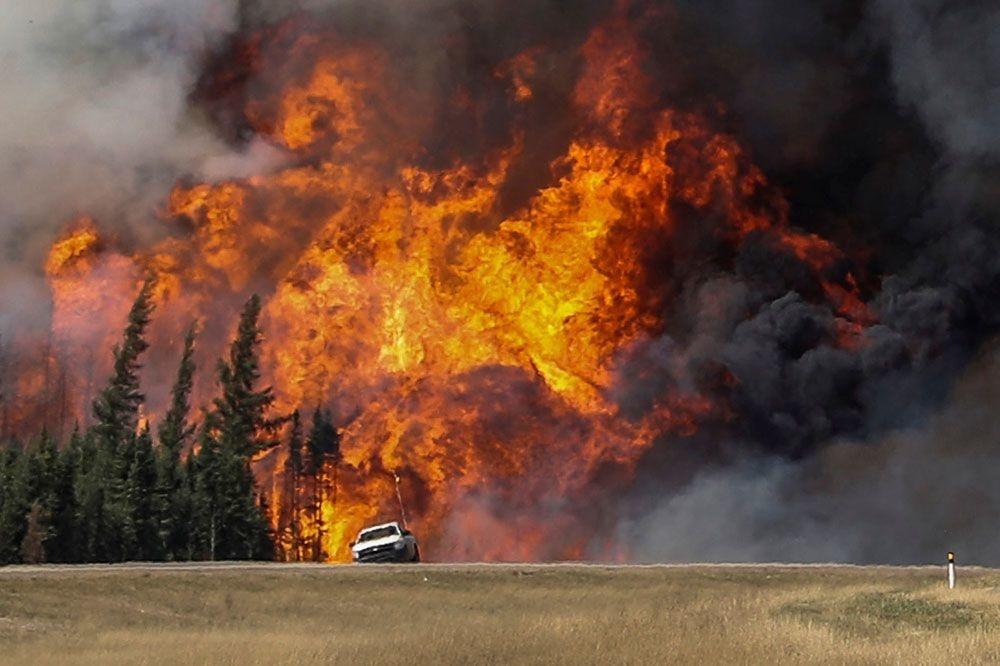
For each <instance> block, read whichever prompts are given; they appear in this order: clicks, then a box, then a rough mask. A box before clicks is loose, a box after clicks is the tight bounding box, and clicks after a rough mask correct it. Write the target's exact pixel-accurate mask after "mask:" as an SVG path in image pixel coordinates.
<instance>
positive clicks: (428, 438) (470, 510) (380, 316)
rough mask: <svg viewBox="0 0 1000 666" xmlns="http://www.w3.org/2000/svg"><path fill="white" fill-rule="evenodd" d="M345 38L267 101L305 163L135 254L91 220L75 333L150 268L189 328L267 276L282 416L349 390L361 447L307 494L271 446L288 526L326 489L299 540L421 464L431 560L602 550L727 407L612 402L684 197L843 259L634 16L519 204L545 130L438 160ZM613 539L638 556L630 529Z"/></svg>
mask: <svg viewBox="0 0 1000 666" xmlns="http://www.w3.org/2000/svg"><path fill="white" fill-rule="evenodd" d="M329 44H330V40H325V39H323V38H322V37H321V36H318V35H306V36H305V37H302V38H301V39H299V41H297V42H296V43H295V44H294V46H293V47H292V49H291V50H290V55H289V56H288V58H289V60H293V61H295V62H296V63H297V64H299V65H302V64H303V63H306V64H310V63H311V65H310V66H308V67H306V68H305V72H306V73H305V74H301V73H299V74H298V75H296V76H294V77H291V76H290V77H289V78H290V80H289V82H288V84H287V85H286V86H285V88H284V91H283V93H282V95H281V97H280V99H277V100H272V99H266V98H264V99H258V100H254V101H253V102H251V103H250V104H249V107H248V109H247V110H246V115H247V117H248V118H249V119H250V121H251V122H252V123H253V124H254V126H255V127H256V128H257V129H258V131H260V132H263V133H267V134H268V135H269V136H270V137H271V139H272V140H273V142H274V143H275V144H276V145H280V146H282V147H284V148H285V149H287V150H288V151H289V152H290V153H291V154H292V155H293V156H299V157H301V158H302V160H301V162H300V163H299V164H298V165H296V166H292V167H289V168H286V169H283V170H281V171H278V172H277V173H274V174H268V175H260V176H256V177H253V178H249V179H245V180H240V181H230V182H222V183H214V184H212V183H201V184H194V185H186V186H178V187H177V188H176V189H175V190H174V192H173V193H172V195H171V197H170V201H169V217H170V220H169V222H170V224H172V225H177V224H178V223H183V224H186V225H188V226H189V227H190V229H189V230H188V232H187V233H186V234H185V233H184V230H183V229H173V230H172V231H173V232H175V237H173V238H170V239H168V240H165V241H163V242H162V243H160V244H159V245H158V246H156V247H154V248H152V250H151V251H149V252H145V253H142V254H139V255H135V256H132V257H126V256H125V255H123V254H119V253H117V252H115V251H113V250H111V249H109V248H107V247H105V248H102V247H101V241H100V235H99V233H98V231H97V229H96V227H95V225H94V224H93V222H91V221H88V220H85V221H82V222H81V223H80V224H79V225H77V227H76V228H75V230H73V231H71V232H70V233H69V234H68V235H67V236H66V237H65V238H63V239H61V240H59V241H57V243H56V244H55V245H54V246H53V248H52V251H51V252H50V256H49V260H48V263H47V272H48V274H49V277H50V284H51V286H52V290H53V294H54V300H55V312H54V315H53V320H54V328H55V330H56V331H57V332H58V333H59V334H60V335H69V336H74V337H75V338H76V339H81V340H89V341H96V340H101V346H103V345H106V336H107V335H109V334H111V335H113V332H114V330H115V326H114V325H113V324H111V323H110V322H115V321H118V320H120V318H121V315H122V314H123V313H124V310H123V304H124V307H127V301H128V299H129V298H130V297H131V294H132V293H133V291H132V289H133V287H134V284H135V282H136V280H137V279H138V275H139V273H140V271H139V269H138V267H140V266H141V267H142V269H143V270H152V271H154V272H156V273H157V274H158V275H159V276H160V285H161V287H160V292H159V299H160V300H161V301H163V302H165V303H166V305H167V306H168V307H173V308H174V309H173V310H172V311H171V312H173V315H172V317H171V319H172V323H169V324H168V325H169V326H172V327H173V328H174V329H176V328H177V324H176V320H177V319H180V318H181V317H180V314H181V313H183V314H184V315H186V316H188V317H193V316H198V317H203V318H205V317H210V316H211V315H212V314H214V304H215V303H217V302H222V301H225V300H226V298H225V297H226V296H227V295H232V296H233V297H234V298H233V299H231V300H232V301H233V302H236V300H237V298H236V296H240V295H242V294H244V293H246V292H247V291H248V290H251V289H259V288H260V287H259V285H266V286H267V288H268V289H269V294H268V298H267V304H266V309H265V317H264V324H265V330H266V340H265V347H264V360H265V367H266V368H267V372H268V379H269V381H271V382H273V384H274V386H275V389H276V393H277V395H278V398H279V405H278V407H279V409H280V410H282V411H285V412H287V411H290V410H291V409H293V408H297V407H302V408H305V409H306V410H308V409H309V408H311V407H312V406H314V405H329V406H332V407H333V408H334V412H335V414H337V416H338V418H339V421H340V423H341V425H342V430H341V434H342V438H343V458H342V460H340V461H339V462H336V463H335V462H334V461H328V462H327V464H326V467H325V469H324V470H323V472H322V475H321V479H320V480H319V481H315V480H305V481H302V482H301V483H300V486H299V487H297V488H294V489H291V488H290V486H289V483H287V479H286V478H284V477H283V476H282V474H281V470H282V469H283V465H284V462H285V460H284V457H285V451H284V450H276V451H273V452H271V453H269V454H267V455H265V456H263V457H262V459H261V460H260V461H258V466H259V469H260V476H261V481H262V484H263V487H264V488H266V489H267V492H268V493H269V506H270V507H271V510H272V513H273V516H274V521H275V527H276V528H278V529H279V531H281V530H284V528H285V527H287V523H288V521H290V520H292V517H291V516H290V511H291V509H290V506H291V504H292V500H293V499H295V500H297V499H298V498H299V495H301V494H303V493H306V492H307V491H309V489H308V488H307V486H308V484H314V485H315V484H316V483H319V484H321V485H322V486H323V490H322V493H321V494H322V495H323V502H322V506H321V507H320V508H319V511H317V512H307V511H305V510H302V509H301V507H300V509H299V515H298V516H295V517H294V518H295V519H296V520H297V523H298V525H299V529H300V536H301V537H302V538H304V539H312V538H315V537H317V536H321V537H322V541H323V545H324V551H325V553H326V555H327V557H329V558H330V559H333V560H344V559H345V558H347V557H348V554H349V553H348V550H347V547H346V545H347V543H348V542H349V541H350V540H351V539H352V538H353V537H354V535H355V534H356V532H357V530H358V529H359V528H361V527H362V526H364V525H365V524H366V523H368V522H371V521H374V520H378V519H383V518H386V519H391V518H395V517H396V514H397V513H398V509H397V506H396V495H395V482H394V481H393V478H392V474H393V473H398V474H399V475H400V478H401V482H400V483H401V486H400V490H401V493H402V494H403V496H404V498H405V501H406V502H407V503H408V505H409V506H408V507H407V510H408V512H409V514H410V517H411V518H412V522H413V523H414V527H415V528H416V529H417V530H418V531H419V534H420V536H421V538H422V539H423V540H424V543H425V544H427V546H426V552H427V554H429V555H431V556H432V557H437V558H445V559H486V560H491V559H542V558H557V559H567V558H581V557H586V556H593V555H594V552H593V551H592V550H590V548H591V547H592V546H591V544H592V543H594V540H593V539H592V537H594V536H595V534H594V530H595V529H596V528H594V527H590V528H588V527H587V525H593V524H594V523H592V522H588V521H589V518H588V516H589V515H590V514H593V513H594V511H593V510H592V508H589V507H590V506H591V505H593V504H595V503H599V502H600V499H601V494H600V493H601V490H600V487H601V484H600V483H597V482H596V481H595V480H596V479H598V478H600V479H605V480H607V479H611V480H610V481H606V483H610V484H612V485H613V484H614V483H620V482H621V481H620V480H621V479H625V480H627V479H628V478H629V477H630V475H631V473H632V470H633V469H634V467H635V465H636V464H637V463H638V462H639V460H640V459H641V456H642V455H643V453H644V452H645V451H646V450H647V449H648V448H649V447H650V446H651V445H652V444H653V442H654V441H655V440H656V439H657V438H659V437H662V436H663V435H665V434H670V433H673V434H677V435H689V434H691V433H692V432H694V431H695V430H696V429H697V427H698V424H699V422H701V421H702V420H704V419H706V418H709V417H716V418H725V416H726V413H727V412H726V407H725V405H722V404H718V401H717V400H715V399H713V398H711V397H710V396H706V395H701V394H699V393H697V392H694V391H683V390H681V389H675V390H674V391H673V392H671V393H669V394H668V395H666V396H663V397H661V399H660V400H659V401H658V402H657V404H656V406H655V408H654V409H652V410H651V411H650V412H649V413H647V414H646V416H644V417H642V418H629V417H627V416H626V415H624V414H622V413H621V411H620V410H619V408H618V406H617V405H616V404H615V402H614V400H613V399H612V398H611V397H609V396H610V393H611V389H613V385H614V381H615V379H614V378H615V363H616V358H617V356H618V354H619V353H620V352H622V350H625V349H627V348H628V347H629V346H630V345H632V344H634V343H636V342H637V341H639V340H642V339H644V338H645V337H648V336H652V335H656V334H657V333H658V332H660V331H662V330H663V328H664V327H665V324H666V323H667V322H665V321H664V316H665V315H664V312H665V311H668V309H667V308H666V307H665V306H666V305H667V304H666V303H664V302H663V299H664V295H663V294H662V293H657V292H655V291H654V290H651V289H649V288H648V287H647V285H648V284H649V282H650V279H649V271H650V270H651V269H652V267H654V266H655V264H656V262H657V261H658V260H659V259H658V258H657V256H656V255H655V254H654V250H655V247H654V246H656V247H662V246H669V245H670V244H671V242H672V240H673V239H674V236H675V234H676V233H677V214H676V212H675V211H676V207H677V206H679V205H680V206H684V207H687V208H689V209H693V210H696V211H712V212H713V214H714V215H715V216H720V217H721V218H722V222H721V223H720V226H719V229H718V235H719V236H720V238H721V239H723V240H727V241H729V242H738V241H739V240H740V239H742V238H745V237H747V236H748V235H750V234H753V233H757V234H769V235H770V237H771V238H772V239H773V240H774V242H776V243H778V244H779V245H781V246H782V247H785V248H787V249H788V251H789V252H791V253H792V254H794V255H795V256H796V257H798V258H799V259H800V260H801V261H803V262H804V263H806V264H807V265H809V266H811V267H812V268H813V269H814V270H815V271H816V272H817V273H820V274H822V273H823V272H824V271H827V270H828V269H829V268H830V266H831V265H832V264H833V263H834V262H835V261H836V260H837V259H839V256H840V255H839V252H838V251H837V249H836V248H835V247H834V246H833V245H832V244H831V243H829V242H828V241H826V240H824V239H822V238H819V237H817V236H813V235H806V234H802V233H799V232H796V231H794V230H792V229H790V228H789V227H788V226H787V223H786V220H785V207H784V202H782V201H780V198H778V197H776V196H775V195H773V193H770V194H769V193H768V192H767V186H766V182H765V179H764V176H763V174H762V173H761V172H760V171H759V170H758V169H757V168H755V167H754V166H752V165H751V164H750V162H749V160H748V159H747V157H746V155H745V154H744V153H743V151H742V150H741V148H740V146H739V145H738V143H737V142H736V140H735V139H733V138H732V137H730V136H728V135H725V134H721V133H718V132H715V131H713V130H712V129H711V127H710V125H709V123H708V121H706V120H704V119H702V118H700V117H698V116H696V115H694V114H691V113H682V112H679V111H673V110H657V109H655V101H656V98H655V96H654V95H653V94H652V92H651V90H652V88H651V82H650V81H648V80H647V77H646V76H645V74H644V73H643V71H642V61H643V58H644V50H643V48H642V46H641V44H640V42H639V41H638V39H637V38H636V37H634V36H633V35H632V32H631V30H630V26H629V24H628V21H627V19H626V18H625V14H624V12H618V13H616V14H615V15H614V16H613V17H612V18H611V19H609V20H608V21H607V22H606V23H605V24H603V25H601V26H599V27H598V28H596V29H595V30H594V31H593V33H592V34H591V36H590V38H589V39H588V40H587V41H586V42H585V43H584V44H583V45H582V47H581V51H580V55H581V57H582V60H583V63H584V64H583V67H582V70H581V72H580V77H579V80H578V82H577V85H576V87H575V89H574V93H573V103H574V104H575V105H576V113H577V114H578V115H579V118H580V119H581V122H580V128H579V130H578V132H577V133H576V135H575V137H574V138H573V139H572V141H571V142H570V143H569V145H568V146H567V147H566V149H565V151H564V154H562V155H561V156H560V157H559V158H557V159H556V160H555V161H554V162H553V163H552V164H551V174H552V176H551V178H550V180H549V182H547V183H544V184H542V185H541V186H539V187H538V188H537V190H536V191H535V193H534V195H533V196H531V197H530V198H528V200H527V201H526V202H524V203H523V205H521V206H520V207H519V208H518V209H517V210H515V211H514V212H512V213H503V212H501V211H500V206H499V205H498V202H499V199H500V196H501V195H500V192H501V189H502V187H503V185H504V183H505V182H506V178H507V176H508V174H509V171H510V169H511V165H512V164H513V163H514V162H515V161H516V160H517V159H518V157H519V156H520V155H522V154H523V151H524V138H523V137H524V135H523V134H522V133H517V132H515V133H514V134H513V136H512V137H511V138H510V140H509V141H508V143H507V145H506V146H505V147H504V148H502V149H500V150H497V151H495V152H493V153H492V154H489V155H486V156H483V157H482V159H481V161H479V162H455V163H454V164H452V166H450V167H449V168H444V169H430V168H427V167H426V166H422V162H421V161H420V160H419V159H416V158H415V157H414V155H415V152H414V147H415V145H417V143H418V142H417V141H415V140H413V139H412V137H413V136H415V135H418V134H419V132H418V130H419V127H420V126H421V122H422V121H415V120H412V119H409V118H407V117H405V115H406V114H404V113H402V112H401V111H399V110H398V109H396V107H395V105H394V104H393V103H392V100H393V95H392V94H391V91H390V89H389V87H390V83H389V82H390V81H391V65H390V62H389V59H388V58H387V57H386V56H385V55H383V54H382V53H380V52H379V51H378V50H377V48H376V47H373V46H368V45H364V46H359V47H357V48H355V49H351V48H349V47H347V46H344V45H342V44H341V45H338V46H336V47H331V46H329ZM539 57H540V52H539V50H538V48H537V47H535V48H533V49H531V50H529V51H527V52H525V53H524V54H521V55H519V56H517V57H515V58H513V59H512V60H510V61H508V62H507V63H505V64H504V65H502V66H501V67H499V68H498V69H497V70H496V71H495V76H496V77H498V78H500V79H502V80H504V81H507V82H509V86H508V94H509V95H510V96H511V99H512V100H513V101H514V102H516V103H518V104H529V103H531V102H532V100H533V98H534V91H533V90H532V87H531V86H532V78H533V76H534V74H535V67H536V65H535V63H536V62H537V60H538V58H539ZM278 68H279V69H280V65H279V66H278ZM416 152H419V151H416ZM762 199H767V200H768V201H769V205H767V206H762V205H761V204H760V201H761V200H762ZM180 226H183V225H180ZM654 239H655V240H654ZM822 282H823V284H824V288H825V289H826V291H827V294H828V296H829V297H830V298H831V300H832V301H834V302H835V303H836V304H837V308H838V311H840V312H842V313H843V316H844V318H845V321H849V322H853V323H861V322H863V321H865V318H866V317H867V316H868V315H867V313H866V311H865V306H864V305H863V303H862V302H861V301H860V299H859V298H858V297H857V289H856V286H855V285H854V284H853V282H847V283H844V284H841V282H843V281H838V280H836V279H834V278H829V277H825V276H824V277H823V278H822ZM271 289H273V291H270V290H271ZM171 304H174V305H171ZM227 307H228V306H227ZM94 313H101V314H100V317H99V318H98V317H95V316H94ZM98 329H99V330H98ZM164 337H166V338H168V339H169V338H171V337H173V336H171V335H165V336H164ZM223 337H224V336H221V335H220V339H221V338H223ZM855 337H856V336H855ZM220 344H221V343H220ZM844 344H845V345H846V344H850V341H849V340H845V342H844ZM217 346H218V345H217ZM102 348H103V347H102ZM616 479H618V480H617V481H616ZM604 482H605V481H602V483H604ZM291 494H294V498H292V497H291V496H290V495H291ZM554 535H555V536H554ZM281 543H282V545H283V548H285V550H286V552H285V555H286V557H299V556H301V554H300V553H298V552H295V553H292V552H290V550H289V549H290V548H291V546H290V544H289V541H288V539H287V538H285V537H284V536H283V537H282V540H281ZM602 552H604V553H606V554H605V555H603V556H607V557H613V558H616V559H620V558H622V557H624V555H623V553H622V551H621V549H620V548H618V547H617V546H615V545H614V544H607V545H606V547H605V548H603V551H602Z"/></svg>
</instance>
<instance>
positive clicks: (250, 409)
mask: <svg viewBox="0 0 1000 666" xmlns="http://www.w3.org/2000/svg"><path fill="white" fill-rule="evenodd" d="M260 307H261V306H260V299H259V298H258V297H257V296H256V295H254V296H253V297H251V298H250V300H249V301H247V303H246V305H245V306H244V308H243V312H242V314H241V316H240V321H239V326H238V327H237V333H236V338H235V339H234V340H233V343H232V345H231V346H230V350H229V355H228V360H225V361H220V362H219V366H218V373H219V374H218V379H219V386H220V388H221V393H222V395H221V396H220V397H218V398H216V399H215V401H214V403H213V409H212V411H211V413H209V414H208V415H206V418H205V419H204V422H203V425H202V429H201V433H200V436H199V442H200V446H201V448H200V450H199V453H198V459H197V461H196V474H197V475H198V479H197V482H196V491H195V497H194V504H195V512H196V515H197V521H196V522H197V530H198V539H199V544H200V548H201V550H202V552H203V553H205V554H206V556H207V557H208V558H209V559H213V560H215V559H255V558H268V559H269V558H271V557H273V556H274V552H273V551H274V548H273V542H272V540H271V537H270V525H269V521H268V516H267V515H266V513H265V510H264V508H263V505H262V503H261V498H260V497H259V496H258V495H257V493H256V486H255V483H254V476H253V471H252V469H251V466H250V463H251V460H252V458H253V456H254V455H255V454H257V453H259V452H261V451H263V450H265V449H267V448H270V447H272V446H274V445H275V444H276V443H277V438H276V433H277V431H278V430H279V428H280V427H281V425H282V424H283V423H284V422H285V419H280V418H271V417H270V416H269V414H268V412H269V410H270V407H271V405H272V403H273V402H274V397H273V394H272V391H271V389H270V388H258V387H257V384H258V381H259V379H260V370H259V360H258V353H259V352H258V349H259V346H260V342H261V332H260V328H259V327H258V323H257V320H258V318H259V316H260Z"/></svg>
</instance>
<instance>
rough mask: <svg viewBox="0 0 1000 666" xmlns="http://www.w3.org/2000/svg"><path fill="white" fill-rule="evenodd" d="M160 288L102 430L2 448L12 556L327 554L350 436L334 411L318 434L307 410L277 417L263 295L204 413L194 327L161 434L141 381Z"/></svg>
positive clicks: (33, 559) (44, 436)
mask: <svg viewBox="0 0 1000 666" xmlns="http://www.w3.org/2000/svg"><path fill="white" fill-rule="evenodd" d="M152 294H153V282H152V280H147V281H146V282H145V283H144V284H143V286H142V289H141V290H140V292H139V295H138V296H137V298H136V300H135V302H134V303H133V305H132V307H131V309H130V311H129V314H128V321H127V323H126V327H125V330H124V332H123V335H122V338H121V342H120V343H119V344H118V345H116V346H115V348H114V349H113V350H112V353H113V357H114V358H113V360H114V363H113V370H112V372H111V375H110V377H109V378H108V380H107V383H106V385H105V386H104V387H103V388H102V390H100V392H99V393H98V394H97V396H96V397H95V399H94V400H93V404H92V420H93V423H92V425H90V426H89V427H87V428H85V429H83V428H81V427H80V426H79V425H78V426H77V427H76V428H74V430H73V432H72V434H71V435H70V436H69V438H68V440H67V441H65V442H59V441H56V439H55V438H54V437H53V436H52V435H51V434H50V433H49V432H48V431H47V430H44V429H43V430H42V431H41V433H39V434H38V435H37V436H36V437H34V438H33V439H32V440H31V441H29V442H27V443H19V442H11V443H10V444H9V445H7V446H4V447H3V448H2V449H0V563H4V564H9V563H40V562H121V561H126V560H144V561H183V560H246V559H264V560H270V559H275V558H282V559H292V560H315V561H320V560H324V559H326V557H327V556H328V554H327V553H325V552H324V551H323V546H322V543H321V537H322V533H323V530H322V520H323V519H322V515H321V513H322V511H321V506H322V501H323V497H324V494H325V493H326V492H329V491H328V486H329V483H328V482H327V479H326V476H327V475H328V473H327V471H326V470H327V468H328V467H329V465H330V463H331V462H332V463H334V466H335V464H336V462H337V460H338V459H339V436H338V433H337V431H336V429H335V428H334V426H333V424H332V422H331V419H330V416H329V414H328V413H327V412H326V411H324V410H321V409H316V411H315V412H314V414H313V415H312V422H311V428H310V429H309V433H308V435H307V436H305V435H303V424H302V420H301V418H300V415H299V412H298V411H296V412H294V413H293V414H291V415H279V416H275V415H273V414H272V411H273V409H272V408H273V403H274V396H273V394H272V392H271V389H270V388H263V387H261V386H260V383H261V382H260V370H259V359H258V355H259V346H260V342H261V331H260V328H259V325H258V318H259V315H260V310H261V303H260V299H259V298H258V297H257V296H253V297H251V298H250V299H249V300H248V301H247V302H246V304H245V306H244V308H243V310H242V313H241V315H240V319H239V325H238V327H237V331H236V334H235V337H234V339H233V340H232V343H231V345H230V347H229V350H228V354H227V355H226V357H225V358H223V359H220V360H219V362H218V366H217V368H216V380H217V395H216V397H215V398H214V399H213V400H212V402H211V404H210V405H209V406H208V407H207V408H204V409H203V410H202V411H201V414H200V415H199V417H198V418H195V417H194V415H192V413H191V412H192V405H191V392H192V387H193V383H194V377H195V372H196V364H195V361H194V350H195V344H196V329H195V326H193V325H192V327H191V328H190V329H189V330H188V333H187V335H186V337H185V340H184V345H183V352H182V354H181V358H180V360H179V365H178V368H177V374H176V379H175V381H174V384H173V387H172V390H171V395H170V401H169V406H168V408H167V410H166V412H165V413H164V414H163V416H162V418H161V419H160V421H159V423H157V424H155V429H154V427H152V426H151V425H150V423H149V422H148V421H146V420H145V419H143V418H142V407H143V403H144V399H145V397H144V394H143V392H142V389H141V387H140V382H139V374H140V371H141V368H142V356H143V353H144V352H145V351H146V350H147V348H148V346H149V345H148V342H147V341H146V339H145V334H146V329H147V326H148V324H149V322H150V320H151V317H152V315H153V310H154V303H153V297H152ZM286 432H287V433H288V434H287V437H282V435H283V433H286ZM280 445H285V446H287V447H288V455H287V461H286V462H285V465H284V469H282V470H280V471H281V473H282V478H283V479H284V481H285V483H286V486H287V487H286V488H285V490H284V493H283V495H284V496H285V497H288V498H289V499H288V502H287V504H288V506H287V508H285V507H283V511H282V515H281V516H279V521H278V525H279V527H278V528H277V529H274V528H272V525H271V521H270V519H269V515H270V511H269V507H268V506H267V503H266V499H265V497H264V494H263V493H261V492H260V491H259V489H258V488H257V486H256V483H255V480H254V475H253V470H252V461H253V460H254V458H255V457H256V456H258V455H260V454H262V453H263V452H265V451H267V450H269V449H272V448H274V447H277V446H280ZM334 488H335V486H334ZM301 523H308V524H309V525H310V526H313V527H312V529H310V530H309V532H310V534H308V535H306V534H303V529H302V527H301Z"/></svg>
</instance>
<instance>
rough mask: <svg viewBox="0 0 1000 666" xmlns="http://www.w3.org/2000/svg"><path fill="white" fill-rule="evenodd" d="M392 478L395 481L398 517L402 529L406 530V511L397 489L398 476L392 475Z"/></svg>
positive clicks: (400, 492)
mask: <svg viewBox="0 0 1000 666" xmlns="http://www.w3.org/2000/svg"><path fill="white" fill-rule="evenodd" d="M392 478H393V479H395V480H396V499H397V500H399V517H400V518H402V519H403V529H404V530H405V529H406V509H404V508H403V492H402V491H401V490H400V489H399V474H396V472H393V473H392Z"/></svg>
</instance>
